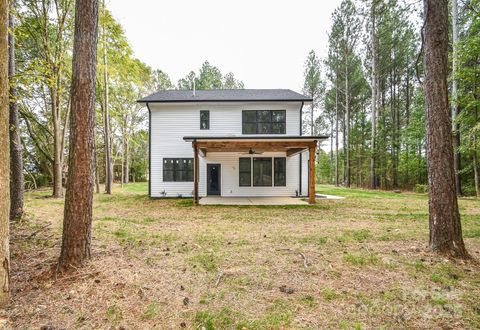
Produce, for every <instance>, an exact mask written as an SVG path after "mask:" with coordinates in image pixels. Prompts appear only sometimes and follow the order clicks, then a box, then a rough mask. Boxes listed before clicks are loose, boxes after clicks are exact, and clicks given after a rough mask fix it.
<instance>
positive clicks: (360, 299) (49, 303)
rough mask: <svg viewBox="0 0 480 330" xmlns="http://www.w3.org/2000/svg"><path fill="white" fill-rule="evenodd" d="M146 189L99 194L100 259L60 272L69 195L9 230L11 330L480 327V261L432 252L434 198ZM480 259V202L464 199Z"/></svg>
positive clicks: (469, 235) (35, 205)
mask: <svg viewBox="0 0 480 330" xmlns="http://www.w3.org/2000/svg"><path fill="white" fill-rule="evenodd" d="M146 190H147V186H146V184H142V183H136V184H129V185H125V186H124V187H123V188H121V187H115V190H114V194H113V195H111V196H109V195H104V194H97V195H95V201H94V223H93V226H94V228H93V237H92V243H93V251H92V252H93V254H92V259H91V261H89V262H88V263H87V264H86V266H85V267H84V268H82V269H79V270H78V271H77V272H73V273H70V274H67V275H64V276H60V277H57V278H55V277H54V276H52V268H53V267H54V265H55V263H56V261H57V258H58V255H59V249H60V245H61V224H62V216H63V200H61V199H52V198H48V195H49V194H50V191H34V192H30V193H28V194H27V198H26V212H27V215H26V217H25V220H24V221H23V222H22V223H20V224H14V225H12V246H11V251H12V266H11V267H12V272H11V275H12V290H13V291H12V297H13V299H12V302H11V304H10V306H9V308H8V309H7V310H6V311H5V313H6V314H5V315H4V317H8V318H9V322H10V325H11V327H12V328H20V329H39V328H40V327H42V326H47V327H49V328H48V329H60V328H62V329H64V328H65V329H75V328H80V329H91V328H99V329H111V328H114V329H120V328H124V329H147V328H158V329H167V328H171V329H177V328H187V329H202V328H204V329H290V328H291V329H317V328H344V329H369V328H385V329H389V328H405V327H407V328H437V327H443V328H478V327H480V300H479V299H478V297H480V266H479V265H478V264H477V263H475V262H461V261H456V262H452V261H450V260H446V259H443V258H441V257H438V256H435V255H433V254H431V253H430V252H429V251H428V250H427V249H426V245H427V242H428V213H427V196H426V195H424V194H412V193H400V194H396V193H389V192H373V191H365V190H357V189H349V190H347V189H341V188H334V187H331V186H318V187H317V191H318V193H324V194H331V195H339V196H344V197H346V198H345V199H343V200H319V201H318V203H317V205H315V206H308V205H306V206H285V207H281V206H275V207H266V206H263V207H259V206H243V207H239V206H222V207H217V206H197V207H195V206H193V205H192V202H191V200H188V199H168V200H150V199H149V198H148V197H147V196H146ZM460 210H461V214H462V225H463V230H464V237H465V241H466V245H467V248H468V250H469V252H470V253H471V255H472V256H473V257H475V258H476V259H477V260H480V201H479V200H476V199H469V198H465V199H461V200H460Z"/></svg>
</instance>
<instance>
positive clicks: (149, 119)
mask: <svg viewBox="0 0 480 330" xmlns="http://www.w3.org/2000/svg"><path fill="white" fill-rule="evenodd" d="M146 104H147V109H148V197H150V198H152V111H151V110H150V105H149V104H148V102H147V103H146Z"/></svg>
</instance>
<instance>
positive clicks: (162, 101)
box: [136, 98, 313, 104]
mask: <svg viewBox="0 0 480 330" xmlns="http://www.w3.org/2000/svg"><path fill="white" fill-rule="evenodd" d="M312 101H313V99H309V98H304V99H283V100H281V99H261V100H256V99H226V100H221V99H185V100H181V99H170V100H145V99H142V100H137V101H136V102H137V103H146V104H148V103H198V102H211V103H223V102H302V103H304V102H312Z"/></svg>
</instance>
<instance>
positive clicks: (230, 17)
mask: <svg viewBox="0 0 480 330" xmlns="http://www.w3.org/2000/svg"><path fill="white" fill-rule="evenodd" d="M339 4H340V0H328V1H326V0H290V1H285V0H276V1H274V0H235V1H231V0H223V1H221V0H201V1H200V0H196V1H194V0H170V1H165V0H107V8H109V9H110V10H111V11H112V13H113V16H114V17H115V19H116V20H117V21H119V22H120V24H121V25H122V26H123V28H124V29H125V33H126V35H127V38H128V40H129V42H130V44H131V46H132V48H133V50H134V53H135V56H136V57H137V58H138V59H140V60H141V61H143V62H145V63H146V64H148V65H149V66H151V67H152V68H155V69H161V70H163V71H164V72H166V73H167V74H168V75H169V76H170V78H171V80H172V82H173V83H174V84H176V83H177V81H178V79H180V78H183V77H184V76H185V75H186V74H188V72H190V71H191V70H194V71H198V69H199V68H200V66H201V64H202V63H203V62H204V61H205V60H208V61H209V62H210V64H212V65H215V66H217V67H218V68H219V69H220V70H221V71H222V73H224V74H225V73H227V72H230V71H231V72H233V73H234V74H235V76H236V78H237V79H240V80H242V81H243V82H244V84H245V88H289V89H292V90H295V91H297V92H300V91H301V89H302V85H303V71H304V62H305V59H306V57H307V54H308V52H309V51H310V50H312V49H313V50H314V51H315V52H316V53H317V55H318V56H319V57H320V58H324V57H325V56H326V54H327V49H328V31H329V29H330V25H331V14H332V12H333V10H334V9H335V8H336V7H337V6H338V5H339Z"/></svg>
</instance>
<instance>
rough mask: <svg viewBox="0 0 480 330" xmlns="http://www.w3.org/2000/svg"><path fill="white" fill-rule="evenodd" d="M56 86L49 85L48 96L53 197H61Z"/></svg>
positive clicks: (60, 159)
mask: <svg viewBox="0 0 480 330" xmlns="http://www.w3.org/2000/svg"><path fill="white" fill-rule="evenodd" d="M57 93H58V91H57V90H56V87H52V86H51V87H50V95H51V96H50V97H51V106H52V118H53V197H55V198H61V197H63V185H62V181H63V175H62V171H63V169H62V167H63V166H62V152H63V150H62V138H61V135H62V129H61V127H60V123H61V118H60V109H59V108H58V107H59V104H58V103H57Z"/></svg>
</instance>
